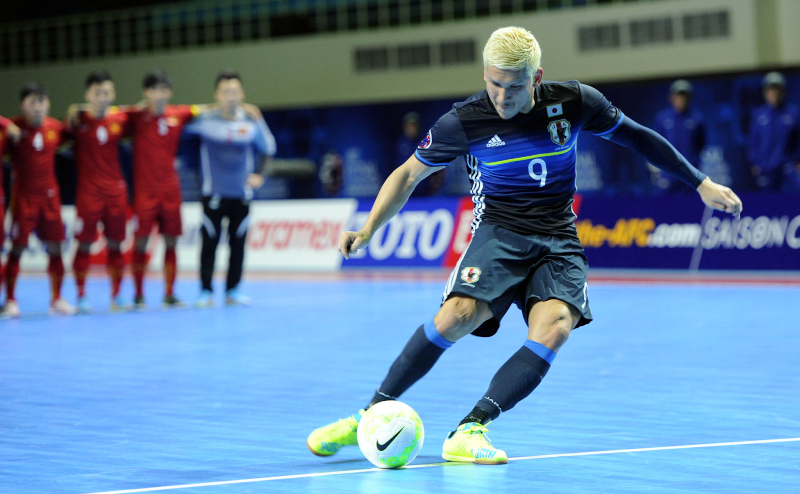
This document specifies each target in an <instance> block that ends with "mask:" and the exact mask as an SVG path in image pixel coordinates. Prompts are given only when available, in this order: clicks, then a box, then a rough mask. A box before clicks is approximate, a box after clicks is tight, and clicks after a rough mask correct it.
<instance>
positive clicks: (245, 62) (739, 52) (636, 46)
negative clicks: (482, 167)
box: [0, 0, 800, 115]
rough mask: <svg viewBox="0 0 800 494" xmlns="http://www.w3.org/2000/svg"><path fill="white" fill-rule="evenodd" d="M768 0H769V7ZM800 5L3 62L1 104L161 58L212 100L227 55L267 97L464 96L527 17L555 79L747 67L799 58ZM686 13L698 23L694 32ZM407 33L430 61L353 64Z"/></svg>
mask: <svg viewBox="0 0 800 494" xmlns="http://www.w3.org/2000/svg"><path fill="white" fill-rule="evenodd" d="M765 3H768V4H769V5H770V8H764V7H763V5H764V4H765ZM799 9H800V7H799V6H798V2H795V1H793V0H785V1H784V0H780V1H777V0H704V1H703V2H695V1H692V0H665V1H663V2H654V3H641V4H633V5H627V6H621V5H612V6H593V7H586V8H584V9H569V10H565V11H547V12H541V13H531V14H525V15H514V16H497V17H492V18H486V19H480V20H468V21H462V22H452V23H446V24H431V25H424V26H418V27H403V28H395V29H386V30H381V31H372V32H356V33H337V34H333V35H315V36H310V37H306V38H288V39H285V40H284V39H277V40H270V41H262V42H257V43H253V44H240V45H227V46H220V47H205V48H192V49H185V50H174V51H170V52H165V53H157V54H148V55H137V56H127V57H109V58H107V59H105V60H103V61H97V60H89V61H75V62H69V63H42V64H40V65H38V66H29V67H20V68H8V69H4V70H2V71H0V86H2V87H3V88H6V89H8V88H12V90H6V91H3V92H1V93H0V114H14V113H17V112H18V98H17V92H16V88H18V87H21V85H22V84H24V83H26V82H28V81H30V80H38V81H41V82H42V83H44V84H45V85H46V86H48V87H49V89H50V91H51V98H52V101H53V108H54V110H53V112H54V114H56V115H59V114H60V113H62V112H63V111H64V109H65V108H66V106H67V105H68V104H69V103H71V102H75V101H80V100H82V99H83V80H84V78H85V76H86V74H87V73H88V72H90V71H91V70H94V69H97V68H100V67H104V68H106V69H108V70H110V71H111V73H112V74H113V75H114V77H115V79H116V81H117V90H118V101H119V102H121V103H130V102H134V101H138V100H139V99H140V98H141V93H140V84H141V79H142V76H143V74H144V73H146V72H147V71H149V70H151V69H153V68H156V67H160V68H165V69H167V70H169V72H170V73H171V74H172V76H173V78H174V80H175V87H176V91H175V102H177V103H189V102H192V103H193V102H201V101H209V100H211V98H212V84H213V80H214V76H215V74H216V72H217V71H218V70H220V69H223V68H228V67H233V68H236V69H237V70H239V71H240V72H241V73H242V75H243V78H244V82H245V88H246V90H247V95H248V100H249V101H250V102H253V103H256V104H258V105H260V106H262V107H263V108H265V109H277V108H292V107H302V106H321V105H340V104H352V103H364V102H376V101H391V100H408V99H426V98H443V97H451V96H460V95H464V94H469V93H472V92H474V91H475V90H479V89H480V88H481V86H482V80H481V78H480V69H481V57H480V50H481V48H482V46H483V43H484V42H485V40H486V39H487V37H488V36H489V34H490V33H491V32H492V31H493V30H494V29H496V28H497V27H500V26H503V25H510V24H519V25H523V26H525V27H528V28H529V29H531V30H532V31H533V32H534V33H535V34H536V35H537V37H538V38H539V40H540V42H541V44H542V46H543V48H544V50H543V51H544V57H543V66H544V68H545V74H546V77H547V78H551V79H555V80H558V79H573V78H577V79H581V80H583V81H586V82H593V83H598V82H604V81H620V80H631V79H643V78H653V77H671V76H675V75H691V74H698V73H704V74H708V73H714V72H726V71H737V70H749V69H754V68H757V67H759V66H761V65H764V64H765V63H766V64H770V65H780V64H789V63H797V62H799V61H800V42H798V36H800V35H799V34H798V33H797V31H796V29H794V26H793V21H792V19H797V18H798V15H797V14H798V12H797V11H798V10H799ZM775 12H777V13H778V14H779V16H778V18H777V19H776V18H775ZM722 13H725V14H724V28H723V27H718V29H716V30H714V29H712V30H711V31H710V32H706V31H708V30H707V29H706V30H705V31H704V30H703V29H701V28H702V26H703V18H704V17H703V16H706V18H705V19H706V20H708V18H707V17H708V16H711V17H713V18H714V19H717V17H714V16H715V15H717V14H720V15H722ZM689 18H691V19H696V20H697V22H698V23H699V24H697V26H700V27H698V29H699V30H697V32H694V31H692V32H693V33H694V34H691V36H690V35H689V34H688V33H689V31H690V30H689V27H687V26H688V24H687V19H689ZM664 22H668V23H669V26H671V27H669V29H668V30H667V31H668V32H667V31H664V29H662V28H664V26H665V24H664ZM634 25H635V26H636V31H635V32H636V33H638V34H636V35H634ZM693 25H694V24H693ZM615 26H616V27H615ZM659 26H661V28H660V27H659ZM720 29H722V31H720ZM604 33H605V34H604ZM687 36H688V38H687ZM595 38H596V39H595ZM463 40H467V41H469V40H473V41H474V50H475V52H476V53H474V57H473V59H472V61H471V62H469V63H463V60H462V61H461V62H462V63H454V64H448V65H442V64H441V63H440V60H439V58H438V55H437V53H438V52H437V50H438V47H439V46H440V43H441V42H448V41H456V42H457V41H463ZM582 40H583V41H582ZM411 45H417V46H419V45H428V47H429V50H430V54H431V55H430V57H431V59H430V61H429V62H430V63H428V64H427V66H425V67H422V66H415V65H414V63H413V62H412V63H411V64H410V66H409V67H406V68H403V69H401V68H397V67H395V68H392V67H389V68H387V69H385V70H363V68H362V70H356V61H355V58H356V55H355V54H356V51H357V50H359V49H368V48H371V47H387V48H388V49H389V50H390V52H391V53H395V52H396V50H397V49H398V47H402V46H411ZM775 47H777V48H775ZM392 50H394V51H392Z"/></svg>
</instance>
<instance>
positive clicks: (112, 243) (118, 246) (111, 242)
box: [108, 240, 122, 252]
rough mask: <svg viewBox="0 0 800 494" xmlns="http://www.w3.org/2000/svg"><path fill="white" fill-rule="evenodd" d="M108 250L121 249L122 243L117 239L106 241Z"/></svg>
mask: <svg viewBox="0 0 800 494" xmlns="http://www.w3.org/2000/svg"><path fill="white" fill-rule="evenodd" d="M108 250H111V251H114V252H119V251H121V250H122V243H121V242H119V241H117V240H109V241H108Z"/></svg>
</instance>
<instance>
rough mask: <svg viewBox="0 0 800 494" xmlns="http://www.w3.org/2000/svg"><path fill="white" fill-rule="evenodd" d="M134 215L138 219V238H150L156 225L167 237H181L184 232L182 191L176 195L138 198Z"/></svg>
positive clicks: (136, 232)
mask: <svg viewBox="0 0 800 494" xmlns="http://www.w3.org/2000/svg"><path fill="white" fill-rule="evenodd" d="M133 214H134V215H135V218H136V219H135V221H134V224H135V225H136V226H135V228H134V232H135V233H134V234H135V235H136V237H147V236H149V235H150V232H152V231H153V227H154V226H156V225H158V230H159V231H160V232H161V233H162V234H163V235H165V236H167V237H180V236H181V233H182V231H183V229H182V224H181V194H180V191H178V192H177V193H175V194H163V195H157V196H147V197H136V198H135V199H134V201H133Z"/></svg>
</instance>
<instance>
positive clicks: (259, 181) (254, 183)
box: [247, 173, 264, 190]
mask: <svg viewBox="0 0 800 494" xmlns="http://www.w3.org/2000/svg"><path fill="white" fill-rule="evenodd" d="M247 185H248V186H250V188H251V189H254V190H255V189H260V188H261V186H262V185H264V176H263V175H261V174H260V173H251V174H250V175H248V177H247Z"/></svg>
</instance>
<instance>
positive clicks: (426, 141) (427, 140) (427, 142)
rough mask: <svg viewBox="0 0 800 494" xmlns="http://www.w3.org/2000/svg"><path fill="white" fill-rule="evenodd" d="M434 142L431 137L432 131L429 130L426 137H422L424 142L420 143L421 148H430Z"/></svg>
mask: <svg viewBox="0 0 800 494" xmlns="http://www.w3.org/2000/svg"><path fill="white" fill-rule="evenodd" d="M432 142H433V139H432V138H431V131H430V130H429V131H428V133H427V134H425V137H423V138H422V142H420V143H419V148H420V149H428V148H429V147H431V143H432Z"/></svg>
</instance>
